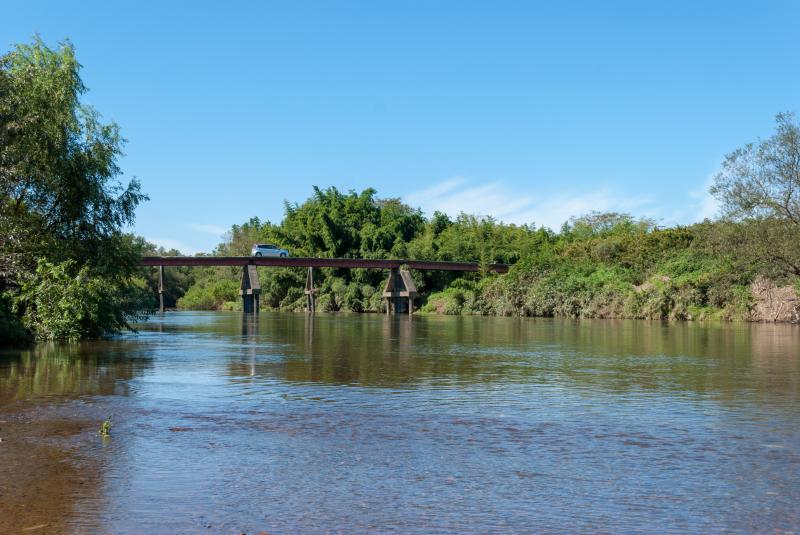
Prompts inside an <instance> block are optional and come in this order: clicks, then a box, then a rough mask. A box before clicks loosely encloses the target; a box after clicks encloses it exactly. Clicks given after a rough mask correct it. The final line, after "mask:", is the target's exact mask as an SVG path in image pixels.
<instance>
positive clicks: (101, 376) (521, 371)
mask: <svg viewBox="0 0 800 535" xmlns="http://www.w3.org/2000/svg"><path fill="white" fill-rule="evenodd" d="M108 416H111V419H112V430H111V437H110V438H108V439H104V438H102V437H100V436H99V435H98V434H97V429H98V428H99V427H100V424H101V422H102V421H103V420H104V419H105V418H106V417H108ZM0 438H2V442H0V533H7V532H8V533H15V532H22V530H23V529H25V528H34V529H29V530H28V531H24V532H23V533H114V534H127V533H130V534H139V533H170V534H174V533H241V532H245V533H260V532H262V531H263V532H268V533H270V534H273V535H274V534H277V533H338V532H342V533H353V532H400V533H493V532H497V533H514V532H516V533H531V532H536V533H542V532H545V533H546V532H559V533H560V532H565V531H569V532H626V533H630V532H648V533H665V532H666V533H669V532H672V533H686V532H694V533H709V532H712V533H713V532H741V533H753V532H761V533H767V532H768V533H775V532H778V533H795V532H798V531H800V506H798V504H799V503H800V329H799V328H798V327H796V326H790V325H719V324H709V325H703V324H666V323H658V322H637V321H581V322H574V321H560V320H549V319H548V320H543V319H516V318H473V317H466V318H452V317H414V318H413V319H411V320H409V318H407V317H398V318H387V317H384V316H379V315H349V316H348V315H340V316H334V315H318V316H317V317H316V318H314V319H311V318H309V317H306V316H304V315H293V314H262V315H261V316H260V318H258V320H257V321H254V320H253V319H248V318H243V317H242V316H241V315H240V314H236V313H168V314H167V315H166V316H164V317H156V318H153V319H152V320H151V321H150V322H149V323H147V324H145V325H143V326H142V327H141V331H140V333H139V334H136V335H126V336H123V337H120V338H117V339H114V340H108V341H101V342H92V343H82V344H75V345H66V346H63V345H62V346H56V345H39V346H36V347H35V348H34V349H32V350H23V351H9V350H6V351H2V352H0Z"/></svg>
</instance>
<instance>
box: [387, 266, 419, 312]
mask: <svg viewBox="0 0 800 535" xmlns="http://www.w3.org/2000/svg"><path fill="white" fill-rule="evenodd" d="M416 296H417V286H416V284H414V279H412V278H411V272H410V271H408V270H407V269H399V268H392V269H391V271H390V272H389V279H388V280H387V281H386V285H385V286H384V287H383V297H384V299H386V313H387V314H390V313H392V312H394V313H395V314H403V313H405V312H408V315H409V316H410V315H412V314H413V313H414V298H415V297H416ZM403 298H405V299H403Z"/></svg>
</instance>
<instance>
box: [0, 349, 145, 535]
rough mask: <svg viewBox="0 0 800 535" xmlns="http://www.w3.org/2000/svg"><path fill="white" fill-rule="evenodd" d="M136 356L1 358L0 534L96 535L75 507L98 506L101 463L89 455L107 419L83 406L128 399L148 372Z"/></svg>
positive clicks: (32, 352)
mask: <svg viewBox="0 0 800 535" xmlns="http://www.w3.org/2000/svg"><path fill="white" fill-rule="evenodd" d="M135 354H136V351H135V348H134V347H131V345H130V344H128V343H124V342H119V341H112V342H94V343H88V344H87V343H84V344H66V345H64V344H47V343H43V344H38V345H36V346H35V347H34V348H31V349H27V350H19V351H3V352H0V439H2V442H0V533H12V532H13V533H17V532H21V531H22V530H25V529H26V528H27V529H29V530H30V529H31V528H35V530H33V531H37V532H43V533H67V532H69V531H70V528H69V526H71V525H74V524H80V525H82V526H83V527H84V528H86V529H87V530H90V531H94V530H97V531H100V526H99V525H98V524H97V515H96V514H89V515H88V516H87V515H85V514H83V513H82V512H81V510H80V509H81V507H80V506H81V504H83V505H85V504H87V503H94V504H97V503H101V502H102V499H103V498H102V474H103V472H104V469H103V467H104V464H105V460H104V458H103V456H102V455H99V456H98V455H95V454H94V453H96V451H91V449H94V448H96V447H97V446H98V445H99V446H102V444H98V440H97V439H98V437H97V436H96V435H95V433H94V432H95V431H96V429H97V425H98V422H99V421H101V420H102V419H103V418H105V417H107V416H108V415H107V414H103V415H102V416H101V414H100V413H99V412H98V411H97V410H96V408H95V407H93V406H89V405H87V404H86V403H85V401H81V400H87V399H91V396H126V395H128V392H129V388H128V384H127V381H129V380H131V379H133V378H134V377H136V376H137V375H139V374H141V373H142V372H143V371H144V370H145V369H147V368H149V367H150V366H151V360H150V359H148V358H135ZM87 396H89V398H87ZM90 448H91V449H90ZM92 513H94V511H93V512H92Z"/></svg>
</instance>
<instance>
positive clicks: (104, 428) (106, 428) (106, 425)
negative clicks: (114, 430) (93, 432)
mask: <svg viewBox="0 0 800 535" xmlns="http://www.w3.org/2000/svg"><path fill="white" fill-rule="evenodd" d="M97 434H99V435H100V436H101V437H107V436H111V417H110V416H109V417H108V418H106V419H105V420H103V423H102V424H101V425H100V429H99V430H98V431H97Z"/></svg>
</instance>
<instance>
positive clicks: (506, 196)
mask: <svg viewBox="0 0 800 535" xmlns="http://www.w3.org/2000/svg"><path fill="white" fill-rule="evenodd" d="M405 201H406V202H407V203H409V204H411V205H412V206H418V207H420V208H422V210H423V211H425V212H427V213H429V214H430V213H433V212H434V211H436V210H440V211H442V212H444V213H446V214H449V215H451V216H454V215H457V214H458V213H459V212H465V213H468V214H474V215H485V216H486V215H491V216H493V217H495V218H497V219H499V220H501V221H504V222H506V223H516V224H526V223H528V224H531V223H535V224H536V225H537V226H545V227H550V228H552V229H558V228H559V227H560V226H561V225H562V224H563V223H564V222H565V221H567V220H568V219H569V218H570V217H572V216H576V215H582V214H585V213H587V212H590V211H592V210H599V211H619V212H632V211H639V212H645V211H647V209H648V207H650V205H651V204H652V199H650V198H649V197H643V196H625V195H620V194H618V193H616V192H614V191H612V190H610V189H608V188H601V189H597V190H594V191H584V192H566V193H562V194H559V195H556V196H550V197H533V196H531V195H525V194H520V193H519V192H517V191H515V190H512V189H511V188H509V187H508V186H507V185H506V184H505V183H503V182H502V181H499V180H495V181H490V182H477V181H473V180H469V179H467V178H464V177H456V178H451V179H447V180H444V181H442V182H440V183H438V184H435V185H433V186H431V187H429V188H426V189H424V190H422V191H419V192H414V193H412V194H410V195H408V196H407V197H406V198H405Z"/></svg>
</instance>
